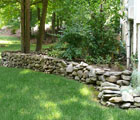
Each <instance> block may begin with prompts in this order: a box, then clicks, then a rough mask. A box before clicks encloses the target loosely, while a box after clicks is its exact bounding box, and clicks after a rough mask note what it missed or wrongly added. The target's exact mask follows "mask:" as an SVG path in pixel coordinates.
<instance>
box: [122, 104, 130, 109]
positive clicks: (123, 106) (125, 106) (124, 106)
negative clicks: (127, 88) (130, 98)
mask: <svg viewBox="0 0 140 120" xmlns="http://www.w3.org/2000/svg"><path fill="white" fill-rule="evenodd" d="M130 106H131V103H124V104H122V105H121V108H123V109H125V108H129V107H130Z"/></svg>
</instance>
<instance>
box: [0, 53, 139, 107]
mask: <svg viewBox="0 0 140 120" xmlns="http://www.w3.org/2000/svg"><path fill="white" fill-rule="evenodd" d="M1 56H2V65H3V66H5V67H15V68H27V69H32V70H35V71H41V72H45V73H49V74H59V75H62V76H66V77H69V78H72V79H75V80H77V81H80V82H83V83H86V84H92V85H94V86H96V88H98V90H100V93H99V99H100V102H101V104H103V105H107V106H116V105H117V106H119V107H121V108H129V107H130V108H135V107H140V96H139V95H137V94H135V95H134V94H132V93H131V92H126V90H124V88H125V87H124V86H129V85H130V81H131V71H128V70H125V71H121V72H119V71H111V70H110V69H106V68H95V67H94V66H92V65H88V64H87V63H84V62H81V63H77V62H68V61H64V60H62V59H58V58H52V57H49V56H47V55H41V54H33V53H30V54H24V53H20V52H3V53H2V54H1ZM127 89H128V88H127ZM126 98H127V99H126Z"/></svg>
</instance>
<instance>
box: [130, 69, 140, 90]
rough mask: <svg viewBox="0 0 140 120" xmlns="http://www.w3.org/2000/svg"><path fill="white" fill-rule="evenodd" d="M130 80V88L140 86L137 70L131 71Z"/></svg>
mask: <svg viewBox="0 0 140 120" xmlns="http://www.w3.org/2000/svg"><path fill="white" fill-rule="evenodd" d="M131 78H132V80H131V81H132V86H133V87H134V88H137V87H139V85H140V72H138V70H137V69H135V70H134V71H133V73H132V76H131Z"/></svg>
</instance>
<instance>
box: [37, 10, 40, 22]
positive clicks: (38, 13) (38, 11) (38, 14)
mask: <svg viewBox="0 0 140 120" xmlns="http://www.w3.org/2000/svg"><path fill="white" fill-rule="evenodd" d="M37 16H38V21H40V8H39V7H37Z"/></svg>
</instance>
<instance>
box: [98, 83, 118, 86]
mask: <svg viewBox="0 0 140 120" xmlns="http://www.w3.org/2000/svg"><path fill="white" fill-rule="evenodd" d="M109 86H110V87H119V85H116V84H114V83H110V82H104V83H102V84H101V87H109Z"/></svg>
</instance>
